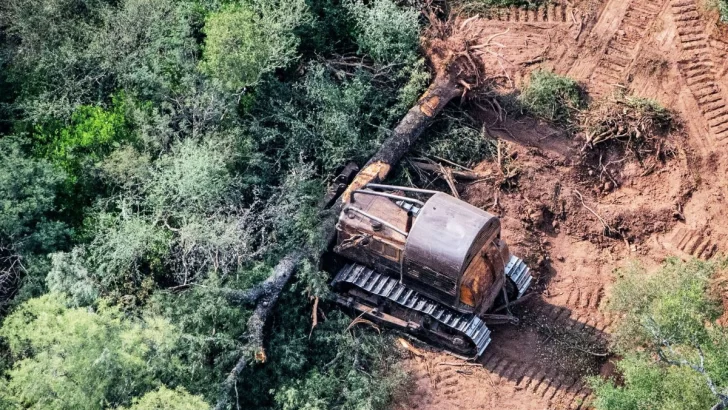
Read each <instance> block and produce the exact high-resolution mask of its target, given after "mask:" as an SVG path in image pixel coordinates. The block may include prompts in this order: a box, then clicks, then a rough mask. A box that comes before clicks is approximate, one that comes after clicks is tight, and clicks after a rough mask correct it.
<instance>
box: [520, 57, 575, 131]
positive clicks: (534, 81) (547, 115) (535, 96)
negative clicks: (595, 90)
mask: <svg viewBox="0 0 728 410" xmlns="http://www.w3.org/2000/svg"><path fill="white" fill-rule="evenodd" d="M519 102H520V103H521V105H522V108H523V109H525V110H526V111H528V112H529V113H530V114H532V115H534V116H536V117H540V118H543V119H545V120H548V121H551V122H554V123H558V124H561V125H567V126H568V125H570V124H571V123H573V120H574V117H575V115H576V113H577V112H578V111H579V110H580V109H581V108H582V107H583V106H584V98H583V93H582V90H581V87H580V86H579V83H577V82H576V81H574V80H573V79H571V78H569V77H564V76H560V75H558V74H554V73H553V72H551V71H545V70H540V71H534V72H533V73H531V80H530V81H529V83H528V85H527V86H526V88H524V90H523V93H521V96H520V97H519Z"/></svg>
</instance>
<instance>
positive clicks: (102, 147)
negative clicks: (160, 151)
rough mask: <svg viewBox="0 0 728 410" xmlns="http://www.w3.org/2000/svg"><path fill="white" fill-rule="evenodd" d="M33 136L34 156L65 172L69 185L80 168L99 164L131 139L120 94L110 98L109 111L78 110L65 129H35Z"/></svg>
mask: <svg viewBox="0 0 728 410" xmlns="http://www.w3.org/2000/svg"><path fill="white" fill-rule="evenodd" d="M33 137H34V139H35V140H36V144H35V146H36V152H37V155H38V156H41V157H43V158H46V159H48V160H49V161H51V162H52V163H53V164H55V165H57V166H58V167H60V168H61V169H63V170H64V171H66V172H67V173H68V176H69V182H70V183H71V184H73V183H76V182H77V181H78V180H79V178H81V174H82V172H83V168H84V167H87V166H89V165H94V164H96V163H97V162H100V161H101V160H102V159H103V158H104V157H105V156H106V155H108V154H109V153H110V152H111V151H112V149H114V148H115V147H117V146H119V144H121V143H123V142H126V141H131V140H133V134H132V132H131V129H130V124H129V122H128V121H127V119H126V109H125V104H124V97H123V95H116V96H114V98H113V102H112V105H111V107H110V108H109V109H104V108H103V107H100V106H90V105H82V106H80V107H78V108H77V109H76V110H75V111H74V113H73V115H72V116H71V123H70V124H69V125H67V126H58V125H56V124H53V123H51V124H49V125H45V126H36V129H35V133H34V134H33Z"/></svg>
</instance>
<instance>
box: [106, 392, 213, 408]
mask: <svg viewBox="0 0 728 410" xmlns="http://www.w3.org/2000/svg"><path fill="white" fill-rule="evenodd" d="M209 408H210V405H209V404H207V403H205V401H204V400H203V399H202V398H201V397H199V396H193V395H191V394H189V393H187V391H186V390H185V389H183V388H181V387H178V388H176V389H174V390H172V389H168V388H167V387H165V386H162V387H160V388H159V389H157V390H154V391H151V392H149V393H147V394H145V395H144V396H142V397H141V398H138V399H134V401H133V403H132V405H131V406H130V407H128V408H126V407H119V408H118V409H117V410H207V409H209Z"/></svg>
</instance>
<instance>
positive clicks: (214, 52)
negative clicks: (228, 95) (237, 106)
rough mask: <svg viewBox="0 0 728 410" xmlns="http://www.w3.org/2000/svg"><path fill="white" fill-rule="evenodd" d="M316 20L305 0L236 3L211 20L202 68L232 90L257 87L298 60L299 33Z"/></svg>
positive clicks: (207, 27) (223, 9)
mask: <svg viewBox="0 0 728 410" xmlns="http://www.w3.org/2000/svg"><path fill="white" fill-rule="evenodd" d="M309 20H310V16H309V15H308V11H307V7H306V3H305V1H303V0H293V1H278V0H265V1H264V0H261V1H258V2H253V3H252V4H251V3H243V4H230V5H228V6H225V7H223V8H222V9H221V10H220V11H218V12H215V13H212V14H210V15H209V16H208V17H207V19H206V21H205V28H204V32H205V34H206V36H207V37H206V40H205V57H204V60H203V62H202V66H201V67H202V70H203V71H205V72H206V73H208V74H210V75H212V76H214V77H216V78H218V79H219V80H220V81H222V82H223V84H224V85H225V86H226V87H227V88H228V89H230V90H239V89H241V88H243V87H250V86H253V85H256V84H257V83H258V82H259V81H260V80H261V78H262V76H263V75H265V74H266V73H270V72H272V71H273V70H275V69H277V68H281V67H285V66H286V65H288V64H289V63H290V62H291V61H293V60H294V59H295V58H296V52H297V47H298V43H299V39H298V37H297V36H296V35H295V33H294V29H295V28H296V27H298V26H300V25H302V24H305V23H307V22H308V21H309Z"/></svg>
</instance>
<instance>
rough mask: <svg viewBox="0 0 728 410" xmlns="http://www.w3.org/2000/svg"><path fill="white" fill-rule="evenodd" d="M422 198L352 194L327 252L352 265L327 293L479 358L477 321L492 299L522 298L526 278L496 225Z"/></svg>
mask: <svg viewBox="0 0 728 410" xmlns="http://www.w3.org/2000/svg"><path fill="white" fill-rule="evenodd" d="M374 187H377V188H382V187H384V188H385V189H388V188H389V187H386V186H380V185H375V186H374ZM391 189H396V187H391ZM423 192H424V193H427V194H431V197H430V198H429V199H428V200H427V201H426V202H422V201H419V200H416V199H413V198H407V197H406V196H404V195H400V193H398V192H396V191H395V192H393V193H392V192H389V193H388V192H377V191H372V190H371V189H367V190H357V191H354V192H352V194H351V197H350V198H349V202H348V203H347V204H346V206H345V207H344V209H343V211H342V212H341V215H340V216H339V221H338V224H337V231H338V232H337V240H336V246H335V247H334V252H335V253H336V254H338V255H340V256H342V257H344V258H345V259H346V260H348V261H353V262H354V263H353V264H349V265H347V266H346V267H344V268H342V269H341V270H340V271H339V274H338V275H337V277H336V279H335V280H334V286H335V288H336V289H337V291H339V293H340V295H341V296H340V302H341V303H343V304H348V305H349V306H353V307H355V308H356V306H358V307H359V308H357V310H360V311H361V310H362V309H361V306H369V307H370V308H371V310H372V311H373V312H374V313H373V314H372V312H369V314H370V316H372V318H374V319H378V320H380V321H383V322H389V324H390V325H393V326H395V327H399V328H402V325H401V323H400V322H402V321H404V322H405V323H408V325H407V326H405V328H404V329H403V330H405V331H407V332H409V333H413V334H416V335H420V336H422V335H424V338H427V339H430V340H436V342H437V343H438V344H441V345H444V346H445V347H446V348H447V349H448V350H451V351H455V352H456V353H459V354H464V355H472V354H475V355H478V354H481V353H482V351H483V349H484V348H485V346H487V344H488V342H489V341H490V338H489V334H490V331H489V330H487V328H486V327H485V324H484V323H481V322H482V321H481V320H480V319H479V317H482V316H484V315H485V314H486V313H487V311H488V310H489V309H491V308H492V307H493V305H494V303H495V301H496V300H497V299H498V298H499V297H505V299H506V300H508V299H509V298H511V299H515V298H517V297H519V296H520V295H522V294H523V292H524V291H525V289H526V288H527V287H528V285H529V284H530V275H528V270H527V268H526V267H525V264H523V262H522V261H520V259H518V258H515V257H513V256H512V255H511V254H510V252H509V251H508V247H507V246H506V244H505V243H504V242H503V241H502V240H501V237H500V221H499V220H498V218H496V217H495V216H493V215H491V214H489V213H487V212H485V211H483V210H481V209H479V208H476V207H474V206H472V205H470V204H467V203H465V202H463V201H461V200H458V199H456V198H454V197H452V196H450V195H447V194H444V193H441V192H433V191H423ZM514 269H515V271H514ZM510 271H514V272H510ZM516 271H517V272H516ZM509 273H510V274H511V275H509ZM513 274H517V277H511V276H513ZM514 278H515V279H514ZM509 280H510V282H511V283H508V282H509ZM506 293H510V295H508V294H506ZM377 312H378V313H379V317H376V316H377ZM443 312H444V313H443ZM363 313H367V312H363ZM384 317H396V318H398V319H400V320H399V321H392V320H389V321H387V320H385V319H383V318H384ZM445 319H447V320H445ZM461 328H462V329H461ZM468 332H470V333H472V334H471V335H468ZM486 332H487V335H485V333H486ZM478 338H480V339H483V338H487V340H485V339H483V340H476V339H478ZM470 339H472V340H470Z"/></svg>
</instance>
